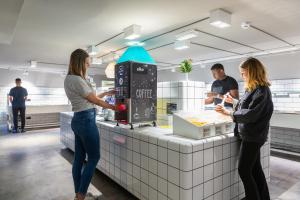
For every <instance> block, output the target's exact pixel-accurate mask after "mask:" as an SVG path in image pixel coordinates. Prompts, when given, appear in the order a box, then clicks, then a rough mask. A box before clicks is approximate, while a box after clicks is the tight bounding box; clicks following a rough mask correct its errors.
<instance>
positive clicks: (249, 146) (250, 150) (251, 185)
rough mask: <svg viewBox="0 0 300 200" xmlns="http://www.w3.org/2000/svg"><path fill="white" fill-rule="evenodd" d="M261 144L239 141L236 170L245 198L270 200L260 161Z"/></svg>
mask: <svg viewBox="0 0 300 200" xmlns="http://www.w3.org/2000/svg"><path fill="white" fill-rule="evenodd" d="M262 145H263V144H260V143H255V142H246V141H242V143H241V147H240V157H239V167H238V170H239V175H240V177H241V179H242V181H243V184H244V188H245V193H246V199H247V200H270V194H269V189H268V184H267V181H266V178H265V175H264V172H263V169H262V166H261V163H260V148H261V147H262Z"/></svg>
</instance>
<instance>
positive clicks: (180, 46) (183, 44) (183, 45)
mask: <svg viewBox="0 0 300 200" xmlns="http://www.w3.org/2000/svg"><path fill="white" fill-rule="evenodd" d="M174 48H175V49H176V50H184V49H188V48H190V41H189V40H181V41H180V40H178V41H175V43H174Z"/></svg>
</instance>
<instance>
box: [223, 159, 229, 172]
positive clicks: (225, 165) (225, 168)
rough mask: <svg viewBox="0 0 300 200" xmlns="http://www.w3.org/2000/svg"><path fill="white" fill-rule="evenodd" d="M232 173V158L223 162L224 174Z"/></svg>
mask: <svg viewBox="0 0 300 200" xmlns="http://www.w3.org/2000/svg"><path fill="white" fill-rule="evenodd" d="M228 172H230V158H227V159H225V160H223V174H225V173H228Z"/></svg>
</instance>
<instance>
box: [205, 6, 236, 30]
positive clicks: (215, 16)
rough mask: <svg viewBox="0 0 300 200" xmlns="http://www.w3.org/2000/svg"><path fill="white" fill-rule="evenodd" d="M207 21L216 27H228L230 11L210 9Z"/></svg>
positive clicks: (229, 24)
mask: <svg viewBox="0 0 300 200" xmlns="http://www.w3.org/2000/svg"><path fill="white" fill-rule="evenodd" d="M209 23H210V24H211V25H212V26H215V27H218V28H226V27H229V26H231V13H230V12H228V11H226V10H223V9H216V10H212V11H210V17H209Z"/></svg>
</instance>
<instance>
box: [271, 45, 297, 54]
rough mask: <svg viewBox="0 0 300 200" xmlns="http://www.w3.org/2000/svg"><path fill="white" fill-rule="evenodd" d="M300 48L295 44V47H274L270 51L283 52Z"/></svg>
mask: <svg viewBox="0 0 300 200" xmlns="http://www.w3.org/2000/svg"><path fill="white" fill-rule="evenodd" d="M298 49H300V48H299V47H297V46H293V47H285V48H280V49H274V50H270V51H268V52H269V53H282V52H289V51H296V50H298Z"/></svg>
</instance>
